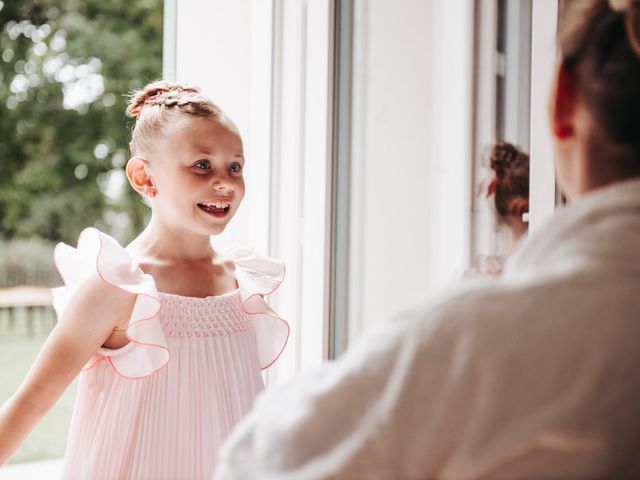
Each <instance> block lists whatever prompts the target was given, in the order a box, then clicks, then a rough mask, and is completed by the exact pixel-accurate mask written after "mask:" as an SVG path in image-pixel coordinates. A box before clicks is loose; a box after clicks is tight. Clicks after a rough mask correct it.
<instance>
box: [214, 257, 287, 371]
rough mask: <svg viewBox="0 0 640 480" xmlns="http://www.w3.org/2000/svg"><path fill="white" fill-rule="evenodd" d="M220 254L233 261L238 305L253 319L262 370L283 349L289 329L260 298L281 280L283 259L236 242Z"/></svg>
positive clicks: (271, 363) (273, 288) (262, 298)
mask: <svg viewBox="0 0 640 480" xmlns="http://www.w3.org/2000/svg"><path fill="white" fill-rule="evenodd" d="M223 254H224V255H225V256H227V257H230V258H231V259H233V261H234V263H235V267H236V272H235V274H236V280H237V282H238V288H239V289H240V296H241V299H242V308H243V309H244V312H245V313H246V314H247V315H249V316H250V318H251V320H252V322H253V327H254V330H255V332H256V341H257V344H258V358H259V360H260V368H261V369H262V370H265V369H267V368H269V367H270V366H271V365H273V364H274V363H275V361H276V360H277V359H278V357H280V355H281V354H282V352H283V351H284V348H285V346H286V345H287V341H288V340H289V332H290V330H291V329H290V327H289V324H288V323H287V321H286V320H284V319H283V318H281V317H280V316H279V315H277V314H276V313H275V312H274V311H273V310H272V309H271V307H270V306H269V304H267V302H266V301H265V299H264V297H265V296H267V295H271V294H272V293H273V292H275V291H276V289H277V288H278V287H279V286H280V284H281V283H282V280H283V279H284V274H285V267H284V263H283V262H281V261H280V260H276V259H275V258H270V257H264V256H261V255H258V254H257V253H255V252H254V251H253V250H251V249H249V248H246V247H241V246H237V245H234V246H231V247H229V248H228V249H226V250H225V251H224V252H223Z"/></svg>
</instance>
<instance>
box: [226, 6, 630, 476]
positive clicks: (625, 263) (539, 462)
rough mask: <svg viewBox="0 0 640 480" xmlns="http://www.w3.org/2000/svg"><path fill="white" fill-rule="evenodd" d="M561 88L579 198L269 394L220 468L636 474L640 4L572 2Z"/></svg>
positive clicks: (561, 123)
mask: <svg viewBox="0 0 640 480" xmlns="http://www.w3.org/2000/svg"><path fill="white" fill-rule="evenodd" d="M564 4H565V7H564V9H563V12H562V18H561V22H560V31H559V42H558V44H559V54H560V62H559V66H558V69H557V74H556V77H555V82H554V88H553V92H552V95H551V129H552V132H553V138H554V141H555V147H556V154H557V155H556V166H557V174H558V180H559V182H560V184H561V186H562V188H563V189H564V191H565V192H566V194H567V196H568V197H569V199H570V200H571V204H570V205H569V206H567V207H564V208H562V209H561V211H558V212H557V213H556V214H555V215H554V217H553V218H552V219H551V221H550V222H549V223H548V224H547V225H546V226H545V227H544V228H542V229H540V231H537V232H536V233H534V234H532V235H530V237H529V238H528V239H527V240H526V241H525V242H524V243H523V244H522V245H521V247H520V248H519V249H518V251H517V252H516V253H515V254H514V255H513V256H512V257H511V259H510V261H509V262H507V266H506V268H505V271H504V273H503V275H502V276H501V277H499V278H498V279H496V280H495V281H492V282H487V283H484V284H482V285H477V284H476V285H474V286H473V287H472V286H467V287H466V289H465V290H464V291H462V292H457V293H454V294H452V295H450V296H449V297H447V298H445V299H443V300H441V301H439V302H438V303H435V304H432V305H431V306H426V307H420V308H417V309H414V310H412V311H410V312H407V313H405V314H404V315H402V316H400V317H398V318H397V319H395V321H394V322H390V323H388V324H386V325H383V326H381V327H380V328H379V329H378V330H376V331H375V332H372V333H370V334H369V335H368V336H366V338H364V339H363V340H361V341H360V342H359V343H357V344H356V345H355V346H353V347H352V348H351V349H349V351H348V352H347V353H346V354H345V355H344V356H343V357H341V358H340V359H339V360H338V361H336V362H335V363H334V364H330V365H326V366H324V367H323V368H321V369H319V370H318V371H315V372H313V373H310V374H308V375H306V376H302V377H300V378H298V379H297V380H295V381H293V382H291V383H289V384H287V385H285V386H283V387H281V388H276V389H273V390H272V391H268V392H267V393H266V394H263V395H262V396H261V397H260V398H259V399H258V401H257V403H256V406H255V408H254V411H253V413H251V414H249V416H248V417H247V418H245V420H244V421H243V422H241V423H240V424H239V427H238V428H237V430H236V431H235V432H234V433H233V434H232V436H231V438H230V439H229V441H228V443H227V444H226V445H225V446H224V447H223V449H222V451H221V457H220V463H219V470H218V475H217V478H218V479H220V480H222V479H230V478H269V479H284V478H288V479H289V478H290V479H294V478H295V479H297V480H302V479H315V478H349V479H355V478H366V479H392V478H393V479H424V478H446V479H467V478H491V479H494V478H527V479H530V478H563V479H565V478H604V477H607V478H640V455H639V454H638V450H639V447H640V427H639V425H640V401H639V399H640V375H639V374H638V371H639V368H640V295H639V294H638V292H640V251H639V249H638V246H639V245H640V127H639V126H640V122H639V119H640V3H639V2H638V1H637V0H633V1H616V2H613V1H611V2H608V1H607V0H567V1H565V2H564Z"/></svg>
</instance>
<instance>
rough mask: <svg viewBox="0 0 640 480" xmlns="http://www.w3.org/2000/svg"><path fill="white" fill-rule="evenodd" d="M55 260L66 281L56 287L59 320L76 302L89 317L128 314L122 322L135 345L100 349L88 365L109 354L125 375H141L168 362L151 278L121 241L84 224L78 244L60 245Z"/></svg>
mask: <svg viewBox="0 0 640 480" xmlns="http://www.w3.org/2000/svg"><path fill="white" fill-rule="evenodd" d="M54 262H55V265H56V268H57V269H58V271H59V273H60V276H61V277H62V280H63V282H64V286H62V287H59V288H55V289H53V307H54V309H55V311H56V313H57V315H58V318H59V319H62V318H63V316H64V313H65V311H66V310H67V308H68V307H69V305H70V303H71V302H72V301H73V302H75V304H76V305H77V304H78V303H79V302H80V303H81V304H82V305H85V306H86V310H87V312H88V315H87V317H88V320H90V321H94V320H95V318H93V317H95V315H96V314H102V315H104V316H106V317H110V316H112V315H115V320H114V321H115V322H118V323H119V322H120V320H119V319H118V317H120V316H121V315H120V313H122V314H123V315H125V318H124V319H123V320H124V322H122V323H123V324H125V325H126V334H127V337H128V338H129V339H130V340H131V343H130V344H129V345H127V346H125V347H123V348H122V349H118V350H109V349H104V348H101V349H100V351H99V352H98V353H97V354H96V355H95V356H94V358H93V359H92V360H91V361H90V362H89V364H87V366H86V367H85V369H87V368H91V367H92V366H94V365H96V364H97V363H98V362H99V361H100V360H102V359H104V358H107V357H108V358H109V360H110V362H111V364H112V366H113V367H114V369H115V370H116V371H117V372H118V373H119V374H121V375H122V376H125V377H128V378H140V377H143V376H146V375H148V374H149V373H151V372H153V371H155V370H157V369H158V368H160V367H161V366H163V365H164V364H165V363H166V362H167V361H168V353H167V343H166V339H165V338H164V333H163V331H162V326H161V324H160V321H159V318H158V314H159V311H160V301H159V299H158V292H157V290H156V287H155V283H154V281H153V278H152V277H151V276H150V275H147V274H145V273H144V272H143V271H142V270H141V269H140V267H139V265H138V264H137V262H136V261H135V259H134V258H133V257H132V256H131V255H130V254H129V253H128V252H127V251H126V250H125V249H124V248H123V247H122V246H121V245H120V244H119V243H118V242H117V240H115V239H114V238H113V237H111V236H110V235H107V234H106V233H103V232H101V231H99V230H98V229H96V228H93V227H90V228H86V229H85V230H83V231H82V232H81V233H80V235H79V237H78V241H77V244H76V246H75V247H73V246H70V245H67V244H64V243H59V244H58V245H57V246H56V248H55V250H54ZM127 300H130V301H127ZM122 309H126V310H127V311H126V312H125V311H124V310H123V311H122V312H121V311H120V310H122ZM95 321H97V320H95ZM106 321H108V320H106ZM114 326H115V325H114ZM132 344H133V345H132Z"/></svg>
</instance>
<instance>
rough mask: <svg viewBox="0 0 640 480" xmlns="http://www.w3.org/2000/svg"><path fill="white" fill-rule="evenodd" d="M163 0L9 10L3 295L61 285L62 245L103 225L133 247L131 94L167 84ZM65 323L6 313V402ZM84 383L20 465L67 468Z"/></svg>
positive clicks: (5, 0) (0, 78)
mask: <svg viewBox="0 0 640 480" xmlns="http://www.w3.org/2000/svg"><path fill="white" fill-rule="evenodd" d="M162 8H163V3H162V0H136V1H129V0H108V1H105V0H0V289H2V288H6V287H13V286H20V285H25V284H26V285H40V286H54V285H60V284H61V280H60V278H59V276H58V274H57V273H56V271H55V268H54V265H53V259H52V256H51V255H52V251H53V245H54V243H56V242H58V241H64V242H66V243H69V244H72V245H75V243H76V239H77V237H78V234H79V233H80V231H81V230H82V229H83V228H85V227H87V226H91V225H93V226H96V227H98V228H100V229H101V230H103V231H105V232H107V233H109V234H111V235H113V236H115V237H116V238H117V239H118V240H119V241H120V242H121V243H127V242H128V241H129V240H131V239H132V238H133V237H134V235H135V234H136V232H139V231H140V230H141V229H142V227H143V224H144V222H145V217H146V215H147V214H148V211H147V208H146V207H145V206H144V205H143V203H142V202H141V201H140V198H139V197H138V196H137V195H136V194H135V193H134V192H133V191H132V190H131V189H130V188H128V185H127V182H126V178H125V176H124V170H123V167H124V165H125V163H126V160H127V158H128V153H129V151H128V142H129V135H130V129H131V126H132V124H133V120H131V119H129V118H127V117H126V116H125V114H124V111H125V107H126V101H127V100H126V94H127V93H128V92H130V91H131V90H132V89H134V88H138V87H140V86H142V85H144V84H146V83H147V82H149V81H152V80H155V79H157V78H160V76H161V69H162V13H163V12H162ZM54 323H55V317H54V314H53V310H52V309H51V308H50V307H46V308H43V307H40V308H38V309H36V310H35V315H31V314H30V313H29V310H27V309H24V308H20V309H15V310H13V311H11V310H9V309H7V308H4V309H0V404H2V403H3V402H4V401H5V400H6V399H7V398H8V397H9V396H10V395H11V394H12V393H13V392H14V391H15V389H16V388H17V387H18V385H19V384H20V382H21V381H22V379H23V378H24V376H25V374H26V372H27V370H28V368H29V366H30V365H31V364H32V363H33V360H34V359H35V357H36V355H37V353H38V351H39V349H40V348H41V346H42V343H43V342H44V340H45V339H46V337H47V335H48V334H49V332H50V331H51V328H52V327H53V325H54ZM74 396H75V384H74V385H72V386H71V387H70V388H69V389H68V390H67V392H65V394H64V395H63V397H62V398H61V399H60V401H59V402H58V403H57V405H56V407H54V409H53V410H52V411H51V412H50V413H49V414H48V415H47V417H46V418H45V419H44V420H43V421H42V422H41V423H40V424H39V426H38V427H37V428H36V429H35V430H34V431H33V432H32V434H31V435H30V437H29V438H28V440H27V441H26V443H25V444H24V445H23V446H22V447H21V448H20V450H19V451H18V452H17V453H16V454H15V455H14V457H13V458H12V459H11V463H16V462H17V463H20V462H27V461H32V460H41V459H47V458H60V457H62V455H63V453H64V449H65V446H66V437H67V432H68V429H69V421H70V415H71V410H72V406H73V398H74Z"/></svg>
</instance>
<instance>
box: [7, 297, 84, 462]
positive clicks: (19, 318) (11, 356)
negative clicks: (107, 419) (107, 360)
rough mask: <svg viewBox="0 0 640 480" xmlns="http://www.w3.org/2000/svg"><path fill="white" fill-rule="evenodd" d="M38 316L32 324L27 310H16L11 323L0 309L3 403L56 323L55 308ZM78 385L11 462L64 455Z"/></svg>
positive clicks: (18, 383)
mask: <svg viewBox="0 0 640 480" xmlns="http://www.w3.org/2000/svg"><path fill="white" fill-rule="evenodd" d="M38 313H39V315H38V314H36V315H34V316H33V318H31V320H30V321H29V320H28V317H27V313H26V310H24V309H20V310H16V312H15V315H14V318H13V320H11V319H10V318H9V315H8V311H7V310H0V404H1V403H4V401H5V400H7V399H8V398H9V397H10V396H11V395H12V394H13V392H15V390H16V389H17V388H18V386H19V385H20V383H21V382H22V380H23V379H24V377H25V375H26V374H27V371H28V370H29V368H30V366H31V364H32V363H33V361H34V360H35V358H36V356H37V354H38V352H39V351H40V348H41V347H42V344H43V343H44V341H45V340H46V338H47V336H48V335H49V332H50V331H51V329H52V327H53V325H54V323H55V316H54V313H53V310H52V309H50V308H48V309H40V310H39V311H38ZM76 384H77V381H76V382H74V383H73V384H71V386H70V387H69V388H67V390H66V391H65V393H64V394H63V395H62V397H61V398H60V400H58V403H57V404H56V405H55V407H53V409H51V411H50V412H49V413H48V414H47V416H46V417H45V418H44V419H43V420H42V421H41V422H40V423H39V424H38V426H37V427H36V428H35V429H34V430H33V431H32V432H31V434H30V435H29V437H28V438H27V440H26V441H25V442H24V443H23V444H22V446H21V447H20V449H19V450H18V451H17V452H16V453H15V454H14V455H13V457H11V459H10V460H9V462H8V463H26V462H33V461H37V460H47V459H53V458H62V457H63V456H64V451H65V447H66V443H67V434H68V432H69V424H70V421H71V413H72V411H73V403H74V400H75V393H76Z"/></svg>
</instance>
